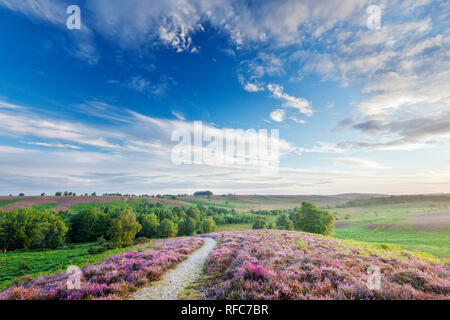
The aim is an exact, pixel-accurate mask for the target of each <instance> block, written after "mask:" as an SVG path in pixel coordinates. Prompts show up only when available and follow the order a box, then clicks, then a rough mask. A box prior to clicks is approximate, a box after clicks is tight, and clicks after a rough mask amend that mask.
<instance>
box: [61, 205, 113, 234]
mask: <svg viewBox="0 0 450 320" xmlns="http://www.w3.org/2000/svg"><path fill="white" fill-rule="evenodd" d="M110 222H111V219H110V217H109V216H108V215H107V214H106V213H105V212H103V211H102V210H100V209H98V208H86V209H83V210H81V211H80V212H78V213H76V214H73V215H71V216H70V232H69V240H70V241H71V242H92V241H96V240H97V239H98V238H100V237H105V236H106V234H107V231H108V228H109V226H110Z"/></svg>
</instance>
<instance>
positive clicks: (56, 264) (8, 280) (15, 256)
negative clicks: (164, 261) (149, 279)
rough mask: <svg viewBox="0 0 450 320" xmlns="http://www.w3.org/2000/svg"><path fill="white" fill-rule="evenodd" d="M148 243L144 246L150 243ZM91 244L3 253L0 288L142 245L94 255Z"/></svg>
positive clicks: (0, 263)
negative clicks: (91, 252) (26, 276)
mask: <svg viewBox="0 0 450 320" xmlns="http://www.w3.org/2000/svg"><path fill="white" fill-rule="evenodd" d="M149 245H150V244H146V245H145V246H149ZM89 247H90V245H89V244H79V245H77V246H76V247H75V248H74V249H59V250H49V251H17V252H15V251H12V252H2V253H0V291H1V290H4V289H6V288H8V287H10V286H11V285H12V283H13V281H14V280H15V279H17V278H20V277H22V276H25V275H30V276H31V277H36V276H38V275H41V274H51V273H56V272H60V271H65V270H66V269H67V267H68V266H71V265H76V266H78V267H80V268H81V267H83V266H85V265H87V264H93V263H97V262H99V261H100V260H102V259H104V258H106V257H110V256H113V255H116V254H118V253H122V252H128V251H137V250H138V249H139V248H140V246H138V247H133V248H130V247H128V248H119V249H112V250H108V251H105V252H103V253H99V254H94V255H91V254H89V253H88V250H89Z"/></svg>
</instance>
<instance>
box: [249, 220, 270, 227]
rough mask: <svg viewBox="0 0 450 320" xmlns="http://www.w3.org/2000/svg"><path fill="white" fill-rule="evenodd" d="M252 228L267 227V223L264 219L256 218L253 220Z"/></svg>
mask: <svg viewBox="0 0 450 320" xmlns="http://www.w3.org/2000/svg"><path fill="white" fill-rule="evenodd" d="M252 228H253V229H267V223H266V220H264V219H262V218H258V219H256V220H255V222H254V223H253V227H252Z"/></svg>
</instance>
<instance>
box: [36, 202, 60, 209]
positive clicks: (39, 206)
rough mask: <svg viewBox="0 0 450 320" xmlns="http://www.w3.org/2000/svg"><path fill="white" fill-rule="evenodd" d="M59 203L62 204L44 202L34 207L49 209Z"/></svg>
mask: <svg viewBox="0 0 450 320" xmlns="http://www.w3.org/2000/svg"><path fill="white" fill-rule="evenodd" d="M59 204H60V203H59V202H54V203H43V204H38V205H35V206H32V208H34V209H37V210H48V209H53V208H55V207H56V206H58V205H59Z"/></svg>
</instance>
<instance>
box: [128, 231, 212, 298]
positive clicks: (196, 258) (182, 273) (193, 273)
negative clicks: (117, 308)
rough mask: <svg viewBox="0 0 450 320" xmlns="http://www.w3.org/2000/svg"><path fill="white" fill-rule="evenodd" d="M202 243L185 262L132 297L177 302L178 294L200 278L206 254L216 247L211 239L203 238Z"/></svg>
mask: <svg viewBox="0 0 450 320" xmlns="http://www.w3.org/2000/svg"><path fill="white" fill-rule="evenodd" d="M204 241H205V242H204V244H203V247H201V248H200V249H198V250H196V251H194V253H193V254H191V255H190V256H189V258H188V259H187V260H184V261H183V262H181V263H180V264H179V265H178V266H176V268H175V269H172V270H169V271H167V272H166V273H165V274H164V275H163V277H162V279H161V280H160V281H158V282H155V283H153V284H152V285H151V286H149V287H146V288H143V289H141V290H139V291H137V292H136V293H135V294H134V295H133V297H134V298H135V299H136V300H177V299H178V294H179V293H180V292H181V291H183V290H184V289H185V288H186V287H187V286H188V285H189V284H191V283H193V282H194V281H195V280H197V278H198V277H199V276H200V274H201V272H202V270H203V264H204V263H205V261H206V258H207V257H208V254H209V253H210V252H211V250H212V249H213V248H214V246H215V245H216V241H215V240H214V239H212V238H204Z"/></svg>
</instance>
